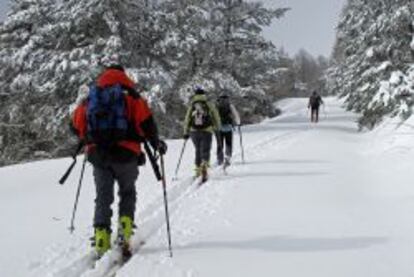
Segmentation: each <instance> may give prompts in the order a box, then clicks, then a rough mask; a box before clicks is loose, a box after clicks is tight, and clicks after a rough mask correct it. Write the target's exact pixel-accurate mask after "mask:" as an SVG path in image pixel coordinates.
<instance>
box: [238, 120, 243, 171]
mask: <svg viewBox="0 0 414 277" xmlns="http://www.w3.org/2000/svg"><path fill="white" fill-rule="evenodd" d="M238 129H239V138H240V148H241V157H242V163H244V148H243V133H242V131H241V126H240V125H239V128H238Z"/></svg>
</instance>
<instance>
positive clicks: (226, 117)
mask: <svg viewBox="0 0 414 277" xmlns="http://www.w3.org/2000/svg"><path fill="white" fill-rule="evenodd" d="M217 110H218V112H219V114H220V119H221V124H222V125H233V123H234V122H233V114H232V112H231V104H230V100H229V99H226V98H219V100H218V101H217Z"/></svg>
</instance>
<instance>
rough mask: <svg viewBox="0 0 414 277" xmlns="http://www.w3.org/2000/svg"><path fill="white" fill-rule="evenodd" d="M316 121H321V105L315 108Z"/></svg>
mask: <svg viewBox="0 0 414 277" xmlns="http://www.w3.org/2000/svg"><path fill="white" fill-rule="evenodd" d="M315 122H319V107H318V108H316V109H315Z"/></svg>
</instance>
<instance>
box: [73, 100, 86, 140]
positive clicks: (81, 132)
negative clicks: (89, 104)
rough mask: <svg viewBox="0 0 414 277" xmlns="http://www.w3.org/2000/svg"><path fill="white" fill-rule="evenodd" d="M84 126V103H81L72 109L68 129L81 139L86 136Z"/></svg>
mask: <svg viewBox="0 0 414 277" xmlns="http://www.w3.org/2000/svg"><path fill="white" fill-rule="evenodd" d="M86 127H87V126H86V103H82V104H81V105H79V106H77V107H76V108H75V110H74V111H73V114H72V120H71V124H70V129H71V131H72V132H73V133H75V134H76V135H77V136H78V137H79V139H81V140H83V139H85V137H86Z"/></svg>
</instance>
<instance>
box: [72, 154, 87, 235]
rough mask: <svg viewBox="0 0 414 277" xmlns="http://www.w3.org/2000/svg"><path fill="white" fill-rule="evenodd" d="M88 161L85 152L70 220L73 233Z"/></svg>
mask: <svg viewBox="0 0 414 277" xmlns="http://www.w3.org/2000/svg"><path fill="white" fill-rule="evenodd" d="M86 161H87V157H86V154H85V157H84V158H83V164H82V170H81V174H80V177H79V184H78V190H77V191H76V198H75V204H74V206H73V211H72V219H71V221H70V227H69V230H70V232H71V233H73V231H75V224H74V223H75V215H76V210H77V208H78V202H79V195H80V191H81V187H82V181H83V175H84V173H85V166H86Z"/></svg>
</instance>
